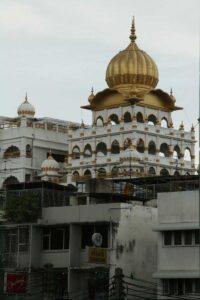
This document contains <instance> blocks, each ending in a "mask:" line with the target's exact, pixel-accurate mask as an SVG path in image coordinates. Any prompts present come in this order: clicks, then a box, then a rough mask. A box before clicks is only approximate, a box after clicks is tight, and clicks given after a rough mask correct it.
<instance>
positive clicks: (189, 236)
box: [184, 230, 192, 245]
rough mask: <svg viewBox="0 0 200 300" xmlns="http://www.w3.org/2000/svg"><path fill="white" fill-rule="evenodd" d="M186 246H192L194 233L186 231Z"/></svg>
mask: <svg viewBox="0 0 200 300" xmlns="http://www.w3.org/2000/svg"><path fill="white" fill-rule="evenodd" d="M184 240H185V245H192V231H190V230H188V231H185V234H184Z"/></svg>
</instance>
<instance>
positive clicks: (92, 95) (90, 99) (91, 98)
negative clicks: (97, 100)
mask: <svg viewBox="0 0 200 300" xmlns="http://www.w3.org/2000/svg"><path fill="white" fill-rule="evenodd" d="M93 99H94V89H93V87H92V88H91V94H90V96H89V97H88V101H89V102H90V103H91V102H92V100H93Z"/></svg>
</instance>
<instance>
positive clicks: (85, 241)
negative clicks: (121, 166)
mask: <svg viewBox="0 0 200 300" xmlns="http://www.w3.org/2000/svg"><path fill="white" fill-rule="evenodd" d="M112 184H113V183H112V182H110V186H109V184H108V183H107V182H106V181H102V180H98V181H95V182H88V186H87V192H86V193H77V192H74V191H73V190H70V188H69V187H65V186H62V185H58V184H55V183H52V182H46V181H40V182H29V183H22V184H20V183H18V184H14V185H10V186H7V191H6V194H7V201H14V199H15V197H17V199H18V201H20V199H24V198H23V197H27V195H29V196H28V197H29V201H31V203H32V204H33V202H35V203H36V202H37V203H38V201H39V204H40V206H39V207H40V209H39V211H38V212H37V216H36V218H35V220H33V219H32V220H30V219H29V220H27V222H24V219H22V221H23V222H22V221H21V222H20V220H19V219H18V221H16V220H15V221H14V222H13V221H11V220H10V221H9V219H8V217H7V220H6V221H4V222H3V224H2V225H1V226H0V232H1V235H0V236H1V239H0V241H1V242H0V247H1V249H0V251H1V253H2V257H1V268H3V270H4V278H5V281H4V285H5V286H6V287H7V282H8V280H9V276H11V275H12V274H16V273H17V274H18V276H20V275H21V276H22V275H23V276H25V277H26V278H27V286H26V293H27V294H28V295H29V298H30V299H31V300H32V299H33V300H35V299H37V300H38V299H57V298H58V299H65V298H64V297H67V296H69V297H71V298H72V299H77V297H78V296H80V297H82V295H86V297H87V296H88V298H89V294H90V292H91V289H95V293H96V296H99V297H100V296H101V297H104V296H105V294H106V293H107V292H108V284H109V278H110V277H112V275H113V272H114V269H115V268H116V267H117V266H121V267H123V270H124V272H125V274H126V272H127V274H129V273H131V272H133V273H134V276H136V277H137V278H143V279H146V280H151V278H152V276H151V275H152V272H154V271H155V268H156V263H155V258H156V255H155V248H156V240H155V237H156V235H155V233H153V232H152V231H151V228H152V226H153V225H155V222H156V209H155V208H154V207H152V204H151V205H150V203H153V202H151V201H148V204H142V203H141V202H140V201H137V202H136V201H131V199H133V198H132V195H127V194H122V193H121V192H119V191H117V190H115V191H113V186H112ZM123 184H124V183H123ZM94 185H95V187H94ZM103 187H104V191H103V192H102V189H103ZM111 187H112V189H111ZM93 189H95V191H96V192H94V191H93ZM111 190H112V192H111ZM100 191H101V192H100ZM13 203H14V202H13ZM145 203H146V202H145ZM13 205H14V204H13ZM33 214H34V210H32V216H33ZM147 227H148V230H147ZM124 231H126V232H127V233H128V234H127V235H126V237H125V236H124ZM94 233H98V234H99V233H100V234H101V236H102V243H101V247H100V248H98V247H96V248H94V243H93V241H92V237H93V234H94ZM144 239H145V243H144ZM147 252H148V253H149V259H148V260H147V261H146V260H145V256H144V254H145V253H147ZM128 264H129V265H128ZM144 264H145V267H144ZM142 268H143V269H145V270H146V271H147V270H148V271H147V272H142V271H141V270H142ZM92 280H93V283H94V282H95V283H94V285H93V286H91V282H92ZM33 287H34V288H33ZM5 293H6V290H5ZM8 294H9V293H8ZM6 299H9V298H6ZM11 299H12V297H11ZM22 299H23V298H22ZM80 299H82V298H80ZM101 299H104V298H101Z"/></svg>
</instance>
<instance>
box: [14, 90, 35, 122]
mask: <svg viewBox="0 0 200 300" xmlns="http://www.w3.org/2000/svg"><path fill="white" fill-rule="evenodd" d="M17 113H18V116H19V117H26V118H33V117H34V115H35V108H34V107H33V105H32V104H30V103H29V102H28V97H27V94H26V97H25V101H24V102H23V103H22V104H20V106H19V107H18V109H17Z"/></svg>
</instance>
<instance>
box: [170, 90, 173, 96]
mask: <svg viewBox="0 0 200 300" xmlns="http://www.w3.org/2000/svg"><path fill="white" fill-rule="evenodd" d="M170 96H173V89H172V88H171V89H170Z"/></svg>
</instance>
